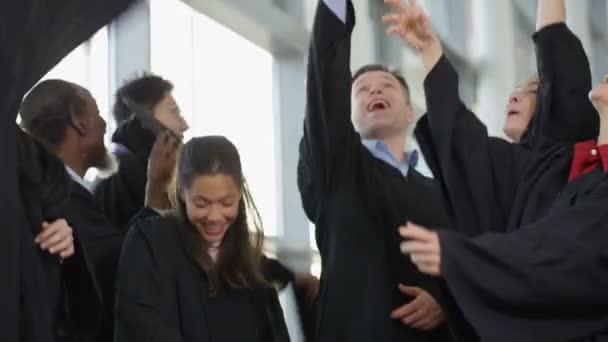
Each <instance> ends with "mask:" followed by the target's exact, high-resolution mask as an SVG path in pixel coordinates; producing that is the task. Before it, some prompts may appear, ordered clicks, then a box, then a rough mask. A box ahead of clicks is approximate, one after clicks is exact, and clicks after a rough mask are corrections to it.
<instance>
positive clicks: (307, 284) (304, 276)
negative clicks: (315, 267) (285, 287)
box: [295, 272, 320, 304]
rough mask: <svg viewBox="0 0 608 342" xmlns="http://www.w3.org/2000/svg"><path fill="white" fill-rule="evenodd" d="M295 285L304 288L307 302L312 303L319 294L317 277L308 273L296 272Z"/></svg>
mask: <svg viewBox="0 0 608 342" xmlns="http://www.w3.org/2000/svg"><path fill="white" fill-rule="evenodd" d="M295 285H296V286H297V287H298V288H301V289H302V290H304V293H305V294H306V299H307V300H308V302H309V303H311V304H312V303H314V302H315V300H316V299H317V297H318V296H319V287H320V283H319V279H318V278H317V277H315V276H313V275H312V274H310V273H305V272H296V273H295Z"/></svg>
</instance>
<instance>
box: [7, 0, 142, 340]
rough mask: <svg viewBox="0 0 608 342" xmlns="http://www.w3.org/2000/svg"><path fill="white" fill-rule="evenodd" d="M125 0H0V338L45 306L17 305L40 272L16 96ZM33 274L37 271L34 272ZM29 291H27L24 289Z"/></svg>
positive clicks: (13, 335) (16, 333) (15, 333)
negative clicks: (24, 194) (20, 159)
mask: <svg viewBox="0 0 608 342" xmlns="http://www.w3.org/2000/svg"><path fill="white" fill-rule="evenodd" d="M130 2H131V1H130V0H106V1H85V0H66V1H60V2H57V1H40V0H20V1H2V2H0V115H1V120H2V124H0V155H1V156H2V161H3V165H4V167H2V168H0V189H2V191H1V192H0V216H1V217H2V218H3V223H2V227H3V230H2V231H3V238H2V239H0V241H1V242H0V260H2V262H1V263H0V274H2V276H3V280H2V282H0V303H2V305H0V322H2V324H1V328H0V340H2V341H6V342H13V341H23V340H24V338H25V336H20V329H22V325H21V323H22V322H23V321H24V320H30V321H32V322H33V324H34V326H32V327H30V329H31V330H33V331H36V330H40V332H41V334H42V337H41V338H32V340H34V341H36V342H40V341H45V340H47V338H50V337H49V336H48V334H44V333H43V330H44V329H45V328H44V327H41V326H38V325H37V324H39V323H40V322H38V321H37V320H36V319H34V318H32V317H29V318H27V317H24V315H26V314H28V313H32V312H35V311H36V310H37V309H41V308H42V307H44V305H45V301H44V299H41V300H40V301H35V302H34V305H35V306H34V307H22V305H21V303H20V302H21V299H20V297H21V296H20V295H19V293H20V291H21V289H22V284H23V279H22V277H21V276H20V274H22V273H23V270H25V269H27V270H28V272H30V273H28V278H29V280H30V282H35V281H36V280H37V279H43V277H44V275H42V274H41V272H43V271H42V270H41V269H40V268H38V267H32V266H33V265H32V262H36V260H39V258H38V256H36V250H35V248H34V246H33V243H32V241H33V236H32V234H31V230H30V229H29V223H28V218H27V216H26V215H25V212H24V209H23V207H22V203H20V201H19V200H16V199H18V198H20V189H19V181H18V177H19V176H18V174H17V166H16V165H17V157H16V134H15V133H16V130H15V118H16V116H17V112H18V108H19V105H20V103H21V99H22V98H23V96H24V94H25V93H26V91H27V90H28V89H30V88H31V87H32V86H33V85H34V84H35V83H36V82H37V81H38V80H39V79H40V78H41V77H42V76H43V75H44V74H45V73H47V72H48V71H49V70H50V69H51V68H52V67H53V66H54V65H56V64H57V63H58V62H59V61H60V60H61V59H62V58H63V57H64V56H66V55H67V54H68V53H69V52H70V51H71V50H73V49H74V48H76V47H77V46H78V45H79V44H80V43H82V42H83V41H84V40H86V39H87V38H89V37H91V36H92V35H93V34H94V33H95V31H97V30H98V29H99V28H101V27H102V26H103V25H105V24H107V23H108V22H109V21H110V20H111V19H112V18H113V17H114V16H116V15H117V14H118V13H120V12H121V11H122V10H124V9H125V8H126V7H127V5H128V4H129V3H130ZM34 273H37V275H35V274H34ZM25 294H27V295H30V294H31V293H25Z"/></svg>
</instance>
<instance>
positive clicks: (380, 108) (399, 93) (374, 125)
mask: <svg viewBox="0 0 608 342" xmlns="http://www.w3.org/2000/svg"><path fill="white" fill-rule="evenodd" d="M405 92H406V90H405V89H404V87H403V86H402V85H401V83H399V81H398V80H397V78H395V76H393V75H392V74H390V73H388V72H385V71H368V72H366V73H364V74H362V75H360V76H359V77H358V78H357V79H356V80H355V82H353V85H352V90H351V103H352V115H351V119H352V122H353V125H354V126H355V129H356V130H357V131H358V132H359V133H360V134H361V136H362V137H363V138H371V139H383V138H385V137H387V136H389V135H392V134H396V133H401V132H405V130H407V127H408V125H409V124H410V123H411V122H412V120H413V116H414V115H413V111H412V108H411V105H410V103H409V102H408V100H407V98H406V93H405Z"/></svg>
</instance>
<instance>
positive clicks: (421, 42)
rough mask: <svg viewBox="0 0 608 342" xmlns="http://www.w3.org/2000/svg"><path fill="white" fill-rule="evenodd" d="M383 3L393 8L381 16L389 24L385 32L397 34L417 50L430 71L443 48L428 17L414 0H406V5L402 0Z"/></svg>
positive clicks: (389, 0) (390, 0)
mask: <svg viewBox="0 0 608 342" xmlns="http://www.w3.org/2000/svg"><path fill="white" fill-rule="evenodd" d="M384 3H385V4H387V5H389V6H391V7H392V9H393V10H394V12H392V13H389V14H387V15H385V16H383V17H382V22H384V23H386V24H388V25H389V26H388V28H387V30H386V33H387V34H394V35H398V36H399V37H401V39H403V40H404V41H406V42H407V43H408V44H409V45H411V46H412V47H413V48H415V49H416V50H418V52H419V53H420V54H421V57H422V61H423V63H424V65H425V68H426V69H427V71H430V70H431V69H432V67H433V66H434V65H435V64H436V63H437V61H438V60H439V58H440V57H441V55H442V54H443V50H442V49H441V43H440V42H439V39H438V38H437V35H436V34H435V32H434V31H433V29H432V27H431V22H430V20H429V17H428V16H427V15H426V13H424V10H422V8H421V7H420V6H419V5H418V4H417V3H416V1H415V0H408V4H407V5H405V4H404V3H403V2H402V0H384Z"/></svg>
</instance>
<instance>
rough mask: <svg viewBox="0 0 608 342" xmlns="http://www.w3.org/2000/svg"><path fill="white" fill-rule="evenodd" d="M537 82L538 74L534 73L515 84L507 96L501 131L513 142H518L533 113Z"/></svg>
mask: <svg viewBox="0 0 608 342" xmlns="http://www.w3.org/2000/svg"><path fill="white" fill-rule="evenodd" d="M538 83H539V80H538V76H537V75H534V76H532V77H530V78H529V79H527V80H526V81H525V82H524V83H522V84H521V85H519V86H517V87H516V88H515V89H514V90H513V92H512V93H511V96H509V103H508V104H507V107H506V109H505V115H506V119H505V125H504V127H503V131H504V132H505V134H506V135H507V136H508V137H509V138H510V139H511V140H513V141H515V142H519V140H520V139H521V136H522V135H523V134H524V132H525V131H526V129H527V128H528V124H529V123H530V120H531V119H532V116H533V115H534V110H535V109H536V96H537V91H538Z"/></svg>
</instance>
